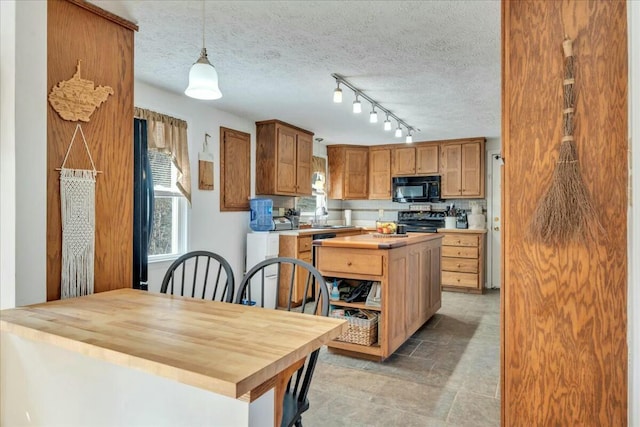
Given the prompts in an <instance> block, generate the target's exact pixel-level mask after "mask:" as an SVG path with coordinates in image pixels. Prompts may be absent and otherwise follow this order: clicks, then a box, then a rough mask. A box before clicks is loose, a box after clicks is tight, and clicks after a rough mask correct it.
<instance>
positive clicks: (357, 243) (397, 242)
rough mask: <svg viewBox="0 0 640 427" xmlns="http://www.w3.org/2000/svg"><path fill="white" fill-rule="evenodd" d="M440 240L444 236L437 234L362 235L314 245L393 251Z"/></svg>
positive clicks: (322, 241) (316, 241)
mask: <svg viewBox="0 0 640 427" xmlns="http://www.w3.org/2000/svg"><path fill="white" fill-rule="evenodd" d="M382 236H384V237H382ZM439 239H442V235H438V234H437V233H407V234H406V235H395V234H383V235H378V234H360V235H357V236H345V237H335V238H333V239H326V240H315V241H314V242H313V245H314V246H323V247H334V248H354V249H357V248H360V249H392V248H399V247H402V246H408V245H413V244H417V243H420V242H427V241H430V240H439Z"/></svg>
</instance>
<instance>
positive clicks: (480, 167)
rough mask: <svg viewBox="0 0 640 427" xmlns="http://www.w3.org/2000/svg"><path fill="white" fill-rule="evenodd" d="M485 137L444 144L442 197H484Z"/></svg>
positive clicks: (441, 170) (442, 147) (442, 148)
mask: <svg viewBox="0 0 640 427" xmlns="http://www.w3.org/2000/svg"><path fill="white" fill-rule="evenodd" d="M484 144H485V139H484V138H474V139H468V140H459V141H457V142H450V143H445V144H442V146H441V152H442V161H441V169H440V172H441V174H442V198H443V199H448V198H458V199H464V198H484V187H485V179H484Z"/></svg>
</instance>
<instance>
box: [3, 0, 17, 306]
mask: <svg viewBox="0 0 640 427" xmlns="http://www.w3.org/2000/svg"><path fill="white" fill-rule="evenodd" d="M15 18H16V3H15V2H14V1H3V2H0V70H1V71H0V93H1V94H2V97H1V98H0V196H1V197H0V200H1V202H0V309H3V308H11V307H15V304H16V286H15V283H16V215H15V213H16V212H15V207H16V191H15V185H16V179H15V174H16V133H15V132H16V128H15V122H16V118H15V117H16V109H15V99H16V97H15V95H16V91H15V87H16V73H15V71H16V70H15V67H16V20H15Z"/></svg>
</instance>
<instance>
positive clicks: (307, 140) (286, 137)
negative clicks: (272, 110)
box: [256, 120, 313, 196]
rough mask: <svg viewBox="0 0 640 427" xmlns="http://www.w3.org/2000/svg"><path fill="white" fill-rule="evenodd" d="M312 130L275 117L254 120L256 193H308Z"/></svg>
mask: <svg viewBox="0 0 640 427" xmlns="http://www.w3.org/2000/svg"><path fill="white" fill-rule="evenodd" d="M312 156H313V133H312V132H309V131H307V130H304V129H300V128H298V127H296V126H293V125H290V124H287V123H284V122H281V121H279V120H267V121H262V122H256V194H267V195H282V196H310V195H311V176H312V171H311V158H312Z"/></svg>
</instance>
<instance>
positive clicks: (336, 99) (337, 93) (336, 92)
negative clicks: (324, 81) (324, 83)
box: [333, 82, 342, 104]
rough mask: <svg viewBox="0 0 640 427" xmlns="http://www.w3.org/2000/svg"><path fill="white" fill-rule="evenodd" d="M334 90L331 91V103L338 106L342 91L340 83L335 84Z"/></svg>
mask: <svg viewBox="0 0 640 427" xmlns="http://www.w3.org/2000/svg"><path fill="white" fill-rule="evenodd" d="M336 83H337V87H336V90H334V91H333V102H335V103H336V104H340V103H341V102H342V89H340V82H336Z"/></svg>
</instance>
